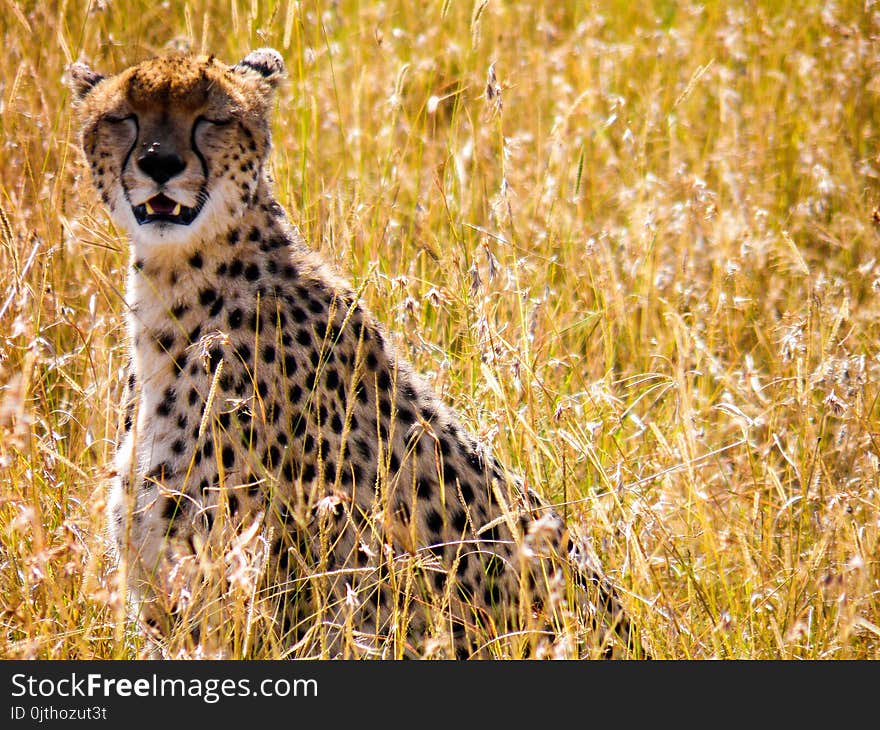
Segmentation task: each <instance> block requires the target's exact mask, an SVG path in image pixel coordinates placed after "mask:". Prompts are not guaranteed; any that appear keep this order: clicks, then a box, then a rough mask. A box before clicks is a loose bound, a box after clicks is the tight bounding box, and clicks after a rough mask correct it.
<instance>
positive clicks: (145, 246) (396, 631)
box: [69, 49, 634, 657]
mask: <svg viewBox="0 0 880 730" xmlns="http://www.w3.org/2000/svg"><path fill="white" fill-rule="evenodd" d="M283 73H284V65H283V62H282V59H281V56H280V55H279V54H278V53H277V52H276V51H273V50H271V49H260V50H257V51H254V52H252V53H250V54H248V55H247V56H246V57H245V58H244V59H242V61H240V62H239V63H237V64H235V65H232V66H229V65H226V64H224V63H222V62H220V61H219V60H217V59H216V58H214V57H213V56H194V55H174V56H167V57H161V58H155V59H152V60H149V61H145V62H143V63H140V64H138V65H135V66H132V67H131V68H128V69H126V70H124V71H122V72H121V73H119V74H118V75H115V76H109V77H105V76H103V75H101V74H99V73H97V72H95V71H94V70H92V69H91V68H89V67H88V66H87V65H85V64H82V63H77V64H73V65H72V66H71V67H70V69H69V85H70V88H71V89H72V91H73V94H74V98H75V103H76V105H77V108H78V113H79V117H80V120H81V123H82V132H81V143H82V148H83V150H84V153H85V158H86V160H87V162H88V165H89V167H90V171H91V180H92V183H93V184H94V187H95V189H96V190H97V191H98V193H99V194H100V196H101V199H102V201H103V202H104V204H105V205H106V207H107V209H108V211H109V214H110V216H111V218H112V219H113V221H114V223H115V224H116V226H117V227H119V228H121V229H123V230H125V231H126V232H127V233H128V235H129V238H130V266H129V271H128V282H127V286H126V312H127V314H126V317H127V324H128V336H129V341H130V355H131V359H130V364H129V368H128V374H127V377H126V382H125V394H124V408H123V409H122V417H121V422H120V429H119V434H118V443H117V451H116V456H115V472H116V474H117V476H116V477H115V478H113V479H112V481H111V483H110V487H109V491H108V499H107V522H108V528H109V533H110V536H111V542H112V544H113V547H114V548H115V551H116V554H117V556H118V558H119V561H120V565H121V566H124V567H125V571H124V575H125V576H126V580H127V586H128V590H129V592H130V595H131V598H132V601H131V607H132V610H133V613H134V614H135V615H136V617H137V619H138V621H139V623H140V625H141V626H142V627H143V628H144V630H145V632H146V633H147V634H148V635H149V636H151V637H153V638H154V639H155V640H156V644H157V646H159V647H160V650H161V651H163V652H165V653H166V654H168V653H171V654H174V653H175V651H177V652H178V653H179V651H180V650H181V649H183V650H194V648H196V647H198V648H200V649H204V650H205V651H209V652H210V651H215V650H216V652H217V653H218V654H219V655H221V656H228V655H235V656H242V655H255V656H265V655H266V654H268V655H271V656H285V655H296V656H339V655H345V656H353V655H369V656H380V657H386V656H390V657H403V656H426V655H427V656H448V657H472V656H523V655H535V654H541V652H542V651H543V650H542V647H545V648H546V647H547V646H551V647H557V649H558V648H559V647H563V648H565V647H568V649H566V653H567V655H582V656H590V655H592V656H601V655H603V653H604V652H605V651H606V650H607V648H608V647H609V646H610V645H615V646H618V647H623V648H624V649H625V648H626V647H627V646H629V645H632V644H633V643H634V642H633V635H632V634H631V632H630V630H629V625H628V622H627V619H626V617H625V616H624V614H623V611H622V609H621V606H620V604H619V602H618V600H617V597H616V595H615V591H614V589H613V587H612V586H611V585H610V584H608V583H607V582H606V581H605V579H604V578H602V577H601V575H600V574H599V573H598V572H597V570H596V569H595V567H594V566H595V560H590V559H588V557H587V555H588V553H587V551H586V546H585V545H584V544H583V543H582V542H580V541H579V540H577V539H572V536H571V534H570V533H569V529H568V526H567V525H566V524H565V523H564V522H563V520H562V519H561V517H560V516H559V515H558V514H557V512H556V511H554V510H553V509H552V507H551V506H550V505H549V504H548V503H546V502H545V501H544V500H542V499H541V498H540V497H539V496H538V495H537V494H536V493H534V492H533V491H532V490H530V489H527V488H526V487H525V486H524V485H523V483H522V480H521V479H519V478H518V477H517V476H516V475H514V474H511V473H510V472H508V471H507V470H506V469H505V468H504V467H503V466H502V465H501V464H500V463H499V462H498V461H497V460H496V459H495V458H494V456H492V454H491V453H490V452H489V450H488V449H487V448H486V447H485V446H483V445H482V444H480V443H479V442H478V441H477V440H476V439H475V438H474V437H473V436H472V435H471V434H469V433H468V432H467V430H466V429H465V428H463V427H462V425H461V423H460V422H459V419H458V417H457V415H456V413H455V412H454V411H453V410H452V409H451V408H449V407H448V406H447V405H446V404H445V403H443V401H442V400H441V399H440V398H439V397H438V396H437V395H436V394H435V393H434V392H433V391H432V389H431V388H430V386H429V385H428V383H427V382H426V381H425V380H424V379H422V378H421V377H420V376H419V375H418V374H417V373H415V372H414V370H413V368H412V367H411V366H410V364H409V363H408V362H407V360H406V359H405V358H404V357H402V356H401V354H400V353H398V352H397V350H396V348H395V346H394V344H393V343H392V342H391V340H390V339H389V338H388V337H387V336H386V334H385V331H384V330H383V328H382V326H381V325H380V324H379V323H378V322H376V320H375V319H374V318H373V316H372V315H371V313H370V312H369V311H368V310H367V309H366V307H365V306H364V304H363V303H362V302H361V300H360V298H359V296H358V295H357V294H356V293H355V291H354V290H353V289H352V287H351V286H350V285H349V284H348V283H347V282H346V281H344V280H343V279H342V278H340V277H339V276H338V275H337V274H335V273H334V272H333V271H332V269H331V268H330V267H329V265H328V264H327V263H326V262H325V261H323V260H322V259H321V257H320V256H319V255H318V254H317V253H315V252H313V251H311V250H309V249H308V247H307V246H306V244H305V242H304V241H303V240H302V238H301V237H300V235H299V233H298V231H297V230H296V229H295V227H294V226H293V224H292V223H291V222H290V220H289V219H288V217H287V215H286V213H285V212H284V210H283V209H282V207H281V206H280V205H279V204H278V202H277V201H276V200H275V198H274V195H273V191H272V185H271V182H270V179H269V176H268V174H267V173H266V161H267V157H268V154H269V150H270V135H269V117H270V111H271V107H272V102H273V95H274V91H275V88H276V86H277V85H278V83H279V81H280V80H281V78H282V76H283ZM235 616H240V617H246V618H247V620H246V621H244V620H242V621H238V620H232V619H231V617H235ZM602 627H604V629H603V628H602ZM609 629H610V630H609ZM173 647H177V648H176V649H174V648H173ZM260 652H263V653H262V654H261V653H260ZM557 654H558V651H557Z"/></svg>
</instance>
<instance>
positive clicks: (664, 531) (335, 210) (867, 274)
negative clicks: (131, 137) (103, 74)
mask: <svg viewBox="0 0 880 730" xmlns="http://www.w3.org/2000/svg"><path fill="white" fill-rule="evenodd" d="M729 5H730V4H728V3H721V2H707V3H703V4H698V3H681V4H678V3H674V2H669V1H667V0H656V1H655V2H652V3H625V2H619V1H615V0H597V2H594V3H589V4H588V3H561V2H552V1H551V0H547V1H546V2H541V1H534V2H525V1H523V2H503V3H502V2H499V1H498V0H489V1H488V2H487V1H486V0H482V1H478V2H476V3H474V2H470V1H468V2H465V1H463V0H460V1H459V0H445V1H441V0H429V1H426V2H422V3H410V2H404V0H386V2H376V3H373V2H357V1H356V0H340V1H339V2H329V0H327V1H321V0H304V1H303V2H279V3H272V2H267V3H259V2H257V1H256V0H254V1H253V2H238V1H237V0H231V2H213V3H212V2H192V3H179V2H170V3H144V2H141V0H134V1H133V2H128V3H117V2H96V3H91V4H87V3H85V2H82V1H81V0H71V1H70V2H64V3H36V2H22V1H20V0H3V3H2V8H3V9H2V11H0V28H2V32H3V40H4V53H3V54H0V140H2V144H3V148H2V155H0V212H2V216H0V242H2V249H0V266H2V272H3V276H2V281H0V287H2V290H0V485H2V494H0V620H2V623H3V633H2V638H0V657H38V658H107V657H119V658H131V657H134V656H137V655H138V653H139V651H141V644H140V641H139V639H138V638H137V637H136V635H135V633H134V631H133V627H132V625H131V624H130V623H129V622H128V621H127V619H126V615H125V610H124V606H123V601H122V595H121V591H120V588H119V579H118V575H117V573H115V572H114V568H113V566H112V564H111V562H110V561H109V560H108V558H107V557H106V556H105V548H104V543H103V539H102V529H103V528H102V525H103V515H102V507H103V488H104V479H105V477H106V474H107V464H108V463H109V461H110V459H111V456H112V451H113V439H114V434H115V429H116V424H117V422H118V412H117V404H118V402H119V399H120V395H121V392H120V368H121V366H122V365H123V363H124V361H125V357H126V355H125V345H124V328H123V326H122V315H123V312H122V302H121V296H120V287H121V286H122V285H123V271H124V268H125V263H126V253H125V245H124V242H123V239H122V238H121V236H120V235H119V234H118V232H116V231H114V230H112V228H111V227H110V224H109V222H108V220H107V218H106V216H105V214H104V212H103V210H102V209H101V208H100V206H99V205H98V204H97V203H96V201H95V200H94V196H92V195H91V194H90V193H89V192H88V188H87V187H86V186H85V185H84V184H82V182H81V178H82V175H83V173H84V171H83V167H82V166H81V164H80V161H79V157H78V155H77V153H76V150H75V148H74V145H73V140H74V130H73V127H72V124H73V121H72V114H71V109H70V104H69V98H68V94H67V91H66V90H65V89H64V87H63V86H62V84H61V81H60V77H61V74H62V71H63V68H64V66H65V64H66V63H68V62H69V61H71V60H74V59H75V58H76V57H78V56H80V55H83V56H85V57H88V58H89V59H90V60H91V61H93V62H94V63H95V64H96V65H97V66H99V67H101V68H102V69H104V70H108V71H114V70H119V69H121V68H123V67H124V66H126V65H128V64H130V63H132V62H135V61H138V60H141V59H143V58H145V57H147V56H149V55H152V54H153V53H154V52H157V51H160V50H161V49H162V48H163V47H165V46H166V44H168V43H170V42H175V43H180V42H188V43H189V44H190V45H191V46H192V47H194V48H195V49H199V50H200V49H208V50H210V51H211V52H214V53H216V54H217V55H218V56H220V57H222V58H223V59H225V60H227V61H230V62H231V61H234V60H236V59H238V58H240V57H241V56H243V55H244V54H245V53H246V52H247V50H249V49H251V48H254V47H258V46H262V45H271V46H274V47H276V48H278V49H279V50H281V51H282V53H283V55H284V57H285V59H286V62H287V64H288V70H289V76H290V79H289V83H288V84H287V86H286V87H285V88H284V89H283V90H282V92H281V94H280V95H279V103H278V110H277V113H276V116H275V147H276V150H275V155H274V175H275V179H276V181H277V187H278V192H279V196H280V198H281V200H282V202H284V203H285V205H286V206H287V207H288V208H289V209H291V211H292V212H293V215H294V218H295V220H297V222H298V223H299V225H300V226H301V229H302V231H303V233H304V235H305V236H306V238H307V239H308V241H309V243H310V244H311V245H312V246H314V247H315V248H318V249H320V250H321V251H323V252H324V253H325V254H326V255H327V256H328V257H330V258H331V259H333V260H334V261H335V262H336V264H337V265H338V267H339V269H340V270H341V271H343V272H345V273H346V274H347V275H349V276H351V278H352V279H353V280H354V281H355V282H356V283H358V284H365V297H366V299H367V300H368V302H369V303H370V305H371V307H372V308H373V309H374V311H376V312H377V314H378V316H379V318H380V319H381V320H383V321H384V322H385V323H386V324H388V325H389V327H392V328H393V329H395V331H396V332H397V333H398V337H397V339H398V340H399V344H400V346H401V347H402V348H403V349H404V350H405V351H406V352H407V353H408V354H409V356H410V357H411V359H412V360H413V361H414V362H415V363H416V364H417V367H418V368H419V369H420V370H421V371H423V372H427V373H430V374H431V376H432V378H433V381H434V383H435V386H436V388H437V389H438V390H440V391H442V392H443V393H445V394H446V396H447V398H448V399H449V400H450V401H451V402H453V403H454V404H455V405H456V406H457V407H458V408H459V410H460V411H461V412H462V413H463V415H464V418H465V421H466V422H467V423H468V425H469V426H470V427H472V429H473V430H474V431H476V432H478V433H479V434H480V435H481V436H482V437H483V438H485V439H486V440H488V441H489V442H491V443H492V445H493V447H494V449H495V450H496V453H497V454H498V455H499V456H500V457H501V458H502V460H504V461H505V462H506V463H507V464H509V465H511V466H512V467H514V468H515V469H517V470H518V471H520V472H521V473H522V474H524V475H525V477H526V479H527V481H528V482H529V483H530V484H532V485H534V486H535V487H536V488H537V489H538V490H539V491H541V492H543V493H544V494H545V495H547V496H548V497H549V498H551V499H552V500H553V501H555V502H557V503H562V504H564V505H565V506H564V507H562V508H561V509H563V510H564V511H565V512H566V513H567V516H568V518H569V520H570V521H572V522H574V523H576V524H578V525H579V526H580V529H581V531H582V532H583V533H584V534H585V535H586V536H587V537H588V538H590V540H591V541H592V544H593V546H594V548H595V550H596V552H597V553H598V555H599V556H600V558H601V560H602V562H603V564H604V566H605V568H606V570H607V571H608V572H609V574H610V575H611V576H613V577H614V579H615V580H616V581H617V582H618V583H619V584H620V585H622V586H624V589H625V591H626V592H625V594H624V599H625V602H626V605H627V607H628V609H629V611H630V613H631V615H632V616H633V617H634V620H635V622H636V623H637V624H638V626H639V627H640V630H641V632H642V634H643V636H644V637H645V641H646V642H647V643H648V644H649V646H650V647H651V649H652V650H653V653H654V655H655V656H657V657H659V658H706V657H725V658H727V657H739V658H769V657H772V658H795V657H797V658H868V657H871V658H877V657H878V656H880V612H878V608H880V594H878V578H880V565H878V547H880V546H878V537H880V492H878V489H880V484H878V474H880V465H878V459H880V426H878V422H880V418H878V415H880V408H878V402H877V401H878V395H880V389H878V376H880V350H878V347H880V346H878V343H880V263H878V255H877V251H878V242H880V236H878V228H877V225H878V224H877V222H876V221H872V209H873V207H874V206H875V204H876V203H877V202H878V201H880V190H878V175H880V172H878V170H880V164H878V161H877V160H876V155H877V152H878V146H877V142H878V135H880V127H878V122H880V120H878V117H877V115H878V111H877V110H878V109H880V98H878V96H880V65H878V63H877V61H876V42H875V41H876V37H877V35H878V34H880V8H878V7H875V3H873V2H871V1H870V0H866V1H865V2H864V7H863V3H862V2H861V0H859V1H858V2H855V1H853V2H849V3H844V2H841V3H838V4H837V5H836V6H835V5H834V4H824V5H827V7H826V9H824V10H823V9H820V8H819V7H818V6H819V5H820V4H818V3H813V2H807V1H806V0H800V1H798V2H794V3H775V2H769V1H768V2H754V3H749V4H748V5H749V8H748V11H746V10H732V9H730V8H729V7H728V6H729ZM588 6H589V7H588Z"/></svg>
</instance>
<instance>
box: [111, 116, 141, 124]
mask: <svg viewBox="0 0 880 730" xmlns="http://www.w3.org/2000/svg"><path fill="white" fill-rule="evenodd" d="M103 121H105V122H107V123H108V124H124V123H125V122H135V123H137V117H136V116H135V115H134V114H126V115H125V116H124V117H111V116H105V117H104V119H103Z"/></svg>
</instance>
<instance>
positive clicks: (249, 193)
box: [68, 48, 284, 253]
mask: <svg viewBox="0 0 880 730" xmlns="http://www.w3.org/2000/svg"><path fill="white" fill-rule="evenodd" d="M283 73H284V64H283V61H282V60H281V56H280V55H279V54H278V53H277V52H276V51H274V50H272V49H269V48H262V49H259V50H256V51H253V52H252V53H250V54H248V55H247V56H245V58H244V59H242V60H241V61H240V62H239V63H237V64H235V65H234V66H227V65H226V64H224V63H221V62H220V61H218V60H217V59H215V58H214V57H213V56H194V55H188V54H187V55H172V56H165V57H160V58H154V59H152V60H149V61H145V62H143V63H140V64H138V65H136V66H133V67H131V68H129V69H127V70H125V71H123V72H121V73H120V74H118V75H116V76H110V77H105V76H103V75H101V74H99V73H97V72H96V71H94V70H92V69H91V68H90V67H89V66H87V65H86V64H84V63H75V64H73V65H71V66H70V67H69V68H68V85H69V86H70V88H71V90H72V92H73V94H74V97H75V102H76V104H77V107H78V111H79V116H80V119H81V121H82V136H81V142H82V147H83V150H84V151H85V155H86V158H87V160H88V163H89V165H90V167H91V173H92V182H93V183H94V185H95V187H96V188H97V190H98V192H99V193H100V195H101V198H102V200H103V201H104V203H105V205H106V206H107V208H108V209H109V211H110V215H111V217H112V219H113V221H114V223H115V224H116V225H117V226H119V227H120V228H122V229H124V230H126V231H127V232H128V233H129V235H130V236H131V239H132V243H133V244H134V246H135V248H136V249H141V251H142V252H143V253H148V252H149V249H150V248H154V247H167V246H172V247H174V246H177V247H180V246H186V245H187V244H195V243H198V242H199V241H203V240H205V239H207V238H209V237H212V236H216V235H219V234H221V233H222V232H223V231H224V229H228V228H230V227H231V226H232V225H233V223H234V222H235V220H236V218H238V216H239V215H240V213H241V210H242V208H243V207H245V206H247V205H248V204H249V202H250V201H251V200H252V199H253V196H254V193H255V191H256V189H257V185H258V184H259V181H260V178H261V176H262V174H263V164H264V161H265V159H266V155H267V152H268V149H269V144H270V139H269V122H268V117H269V111H270V106H271V102H272V96H273V93H272V92H273V90H274V88H275V86H276V85H277V83H278V81H279V80H280V79H281V77H282V75H283Z"/></svg>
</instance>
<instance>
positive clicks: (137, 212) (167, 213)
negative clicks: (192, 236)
mask: <svg viewBox="0 0 880 730" xmlns="http://www.w3.org/2000/svg"><path fill="white" fill-rule="evenodd" d="M201 209H202V202H201V196H200V200H199V203H198V204H197V205H196V207H195V208H188V207H187V206H185V205H181V204H180V203H178V202H177V201H175V200H172V199H171V198H169V197H168V196H167V195H165V194H164V193H159V194H158V195H154V196H153V197H152V198H150V199H149V200H148V201H147V202H146V203H141V204H140V205H134V206H132V211H134V217H135V219H136V220H137V222H138V224H139V225H144V223H155V222H157V221H162V222H165V223H176V224H178V225H181V226H188V225H189V224H190V223H192V222H193V221H194V220H195V219H196V216H197V215H198V214H199V211H200V210H201Z"/></svg>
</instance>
